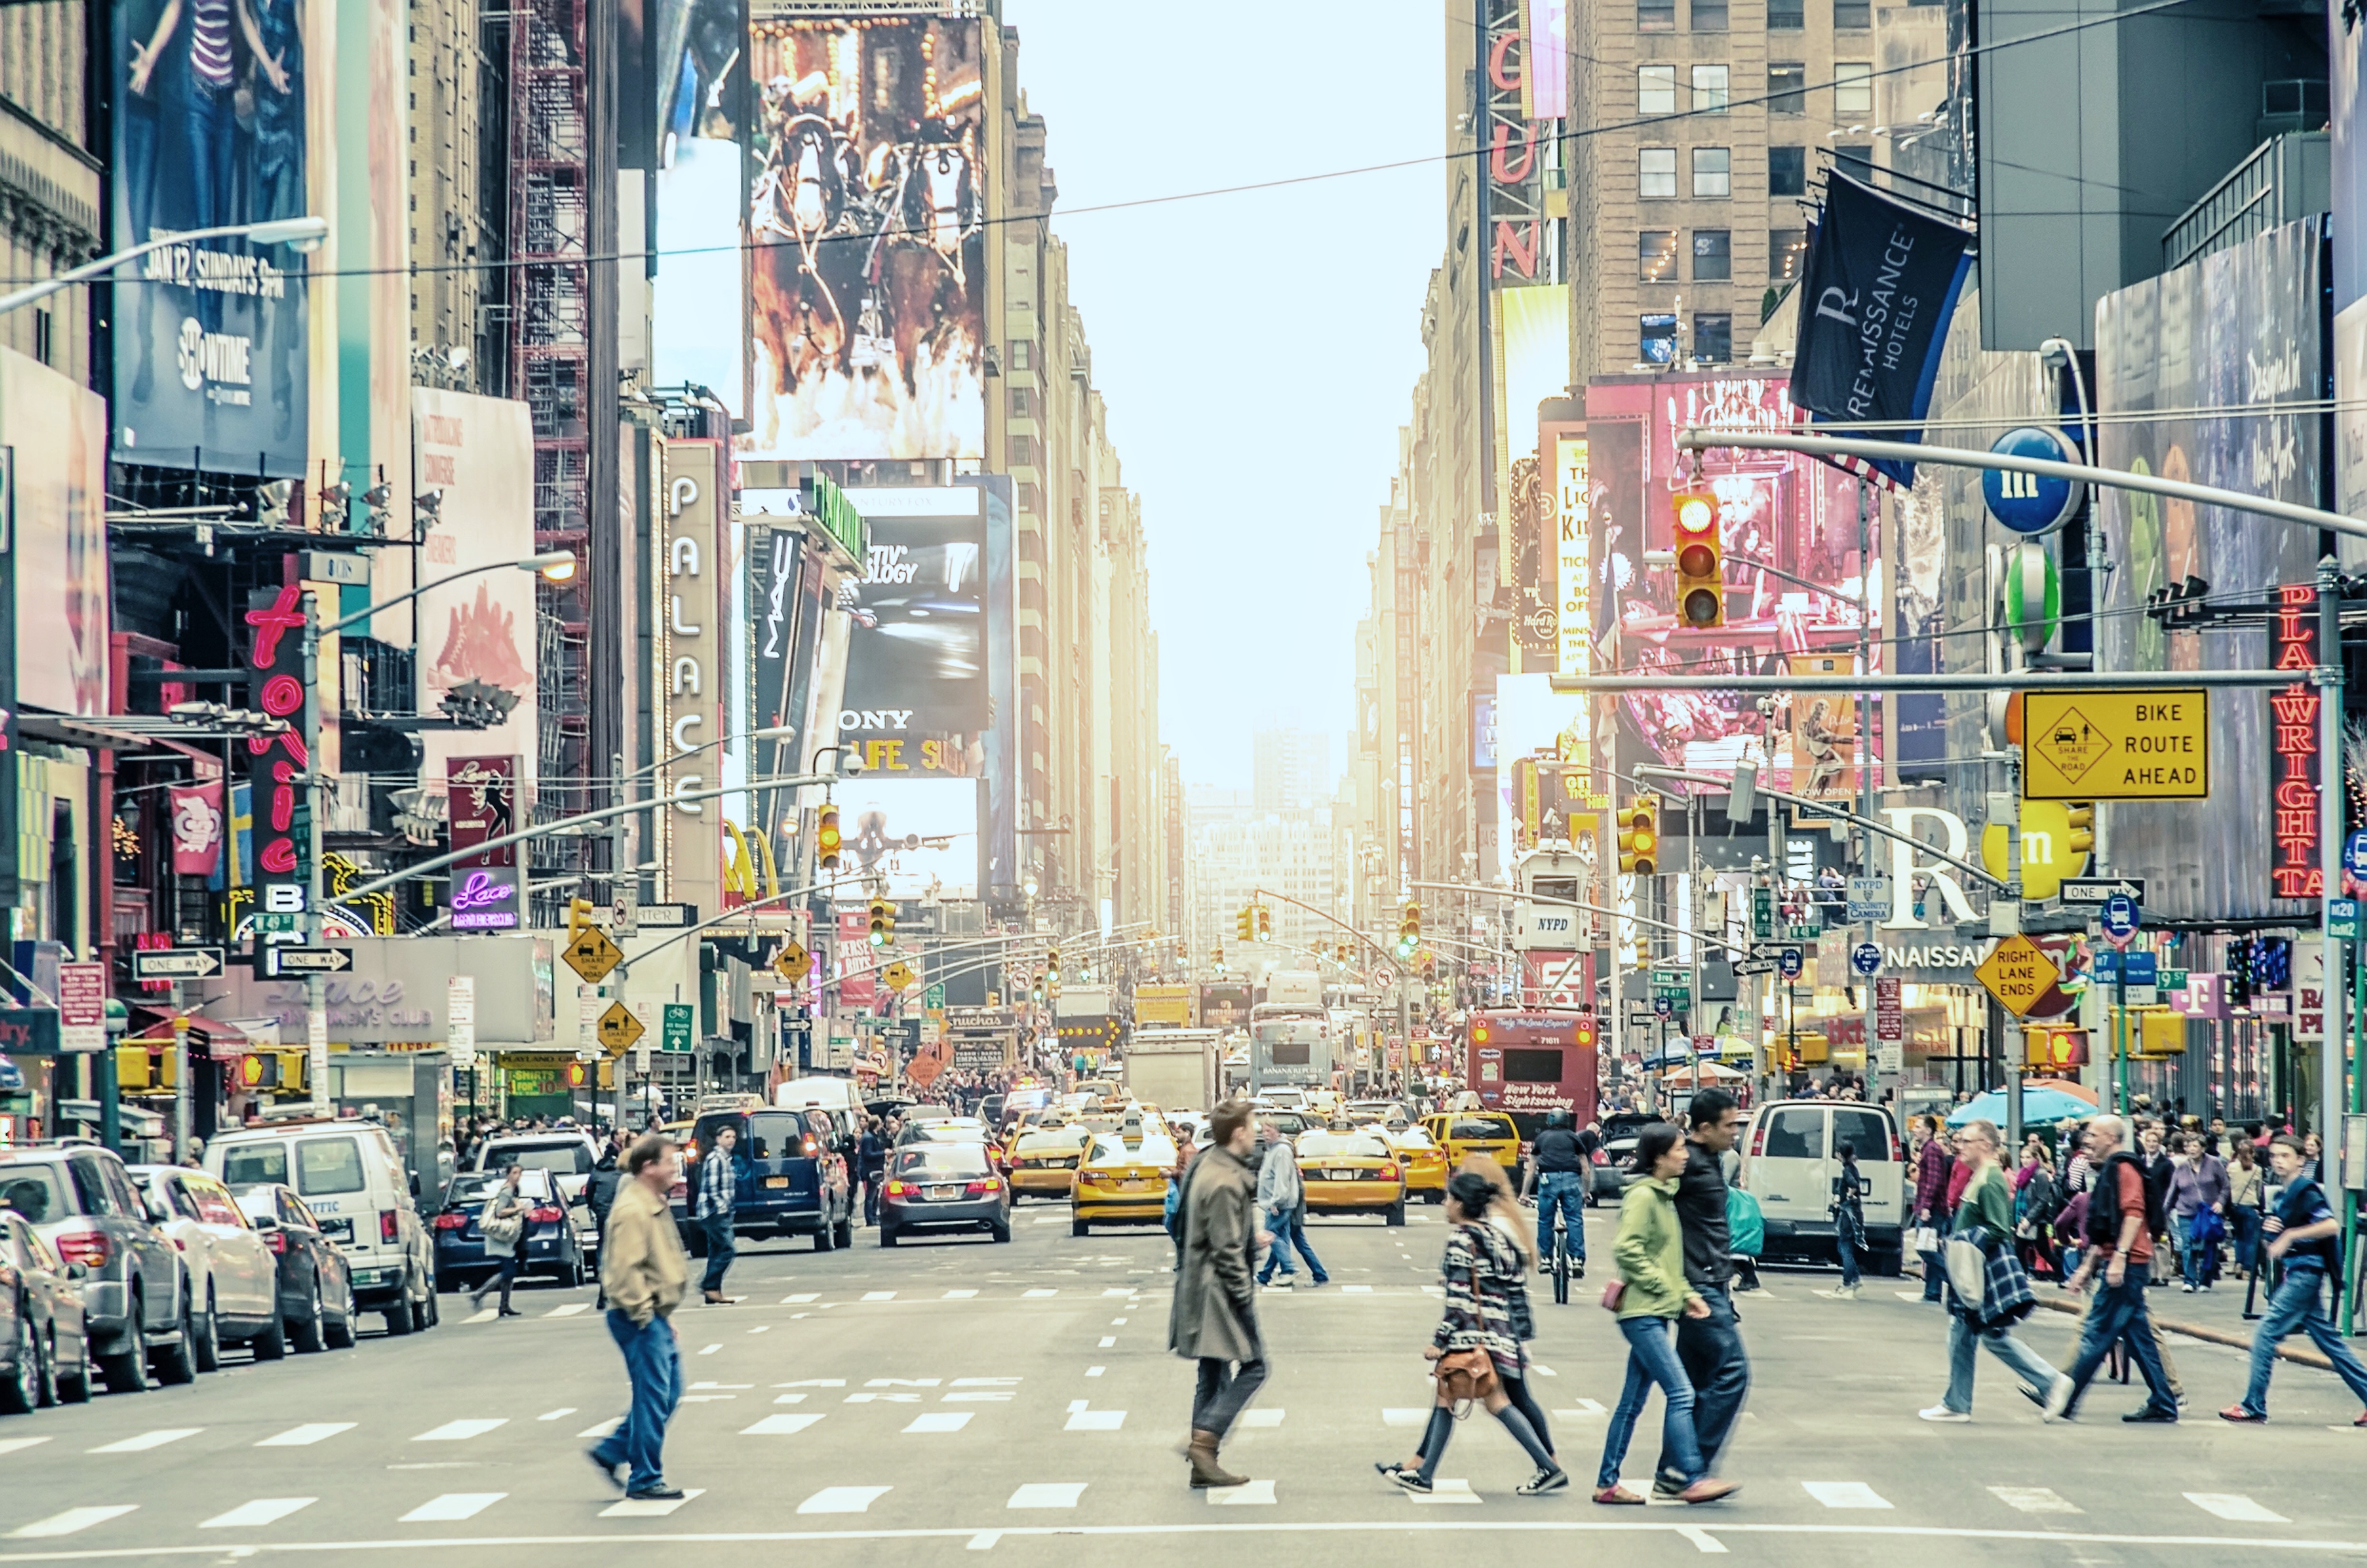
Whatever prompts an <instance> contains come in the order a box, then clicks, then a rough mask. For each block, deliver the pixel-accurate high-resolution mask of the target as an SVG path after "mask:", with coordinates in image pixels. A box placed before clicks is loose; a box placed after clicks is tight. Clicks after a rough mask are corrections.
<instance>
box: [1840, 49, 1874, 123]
mask: <svg viewBox="0 0 2367 1568" xmlns="http://www.w3.org/2000/svg"><path fill="white" fill-rule="evenodd" d="M1873 112H1874V62H1871V61H1866V60H1836V61H1834V62H1833V113H1834V114H1836V115H1851V114H1872V113H1873Z"/></svg>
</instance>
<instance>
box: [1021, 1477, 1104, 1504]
mask: <svg viewBox="0 0 2367 1568" xmlns="http://www.w3.org/2000/svg"><path fill="white" fill-rule="evenodd" d="M1085 1485H1086V1483H1084V1482H1082V1481H1031V1482H1029V1483H1027V1484H1026V1485H1025V1486H1023V1487H1021V1488H1020V1489H1019V1490H1018V1491H1016V1492H1014V1493H1013V1494H1011V1501H1010V1502H1008V1503H1005V1504H1004V1505H1003V1506H1004V1507H1006V1508H1073V1507H1075V1506H1077V1499H1078V1498H1080V1497H1082V1496H1083V1495H1084V1494H1085Z"/></svg>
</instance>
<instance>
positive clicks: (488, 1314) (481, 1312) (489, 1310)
mask: <svg viewBox="0 0 2367 1568" xmlns="http://www.w3.org/2000/svg"><path fill="white" fill-rule="evenodd" d="M501 1315H502V1312H501V1309H500V1308H499V1307H481V1308H479V1309H478V1310H477V1311H476V1312H472V1313H470V1315H469V1316H467V1317H464V1318H462V1319H461V1320H460V1321H461V1322H462V1323H491V1322H493V1320H494V1319H495V1318H497V1317H499V1316H501Z"/></svg>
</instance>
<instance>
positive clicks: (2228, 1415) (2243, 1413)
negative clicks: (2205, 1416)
mask: <svg viewBox="0 0 2367 1568" xmlns="http://www.w3.org/2000/svg"><path fill="white" fill-rule="evenodd" d="M2219 1419H2220V1420H2222V1421H2233V1422H2235V1423H2236V1424H2237V1426H2267V1425H2268V1423H2269V1415H2268V1412H2266V1411H2264V1410H2248V1409H2246V1408H2245V1407H2244V1406H2243V1405H2241V1404H2231V1405H2229V1406H2228V1407H2227V1408H2226V1409H2225V1410H2223V1411H2221V1412H2220V1413H2219ZM2362 1419H2367V1417H2362Z"/></svg>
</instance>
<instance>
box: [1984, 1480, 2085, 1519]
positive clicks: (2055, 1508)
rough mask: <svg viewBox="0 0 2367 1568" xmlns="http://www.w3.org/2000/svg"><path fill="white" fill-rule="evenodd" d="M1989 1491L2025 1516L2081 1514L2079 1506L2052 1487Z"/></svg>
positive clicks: (2021, 1487)
mask: <svg viewBox="0 0 2367 1568" xmlns="http://www.w3.org/2000/svg"><path fill="white" fill-rule="evenodd" d="M1989 1491H1990V1493H1991V1494H1993V1495H1994V1496H1995V1497H1996V1498H1997V1500H1998V1501H1999V1502H2000V1503H2003V1504H2005V1505H2006V1506H2008V1507H2011V1508H2019V1509H2021V1510H2022V1512H2023V1513H2025V1514H2077V1513H2079V1512H2081V1509H2080V1508H2079V1506H2078V1504H2076V1503H2072V1502H2070V1501H2068V1500H2067V1499H2066V1498H2064V1497H2063V1496H2061V1495H2060V1494H2057V1493H2056V1490H2055V1489H2054V1488H2053V1487H2051V1486H1992V1487H1990V1488H1989Z"/></svg>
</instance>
